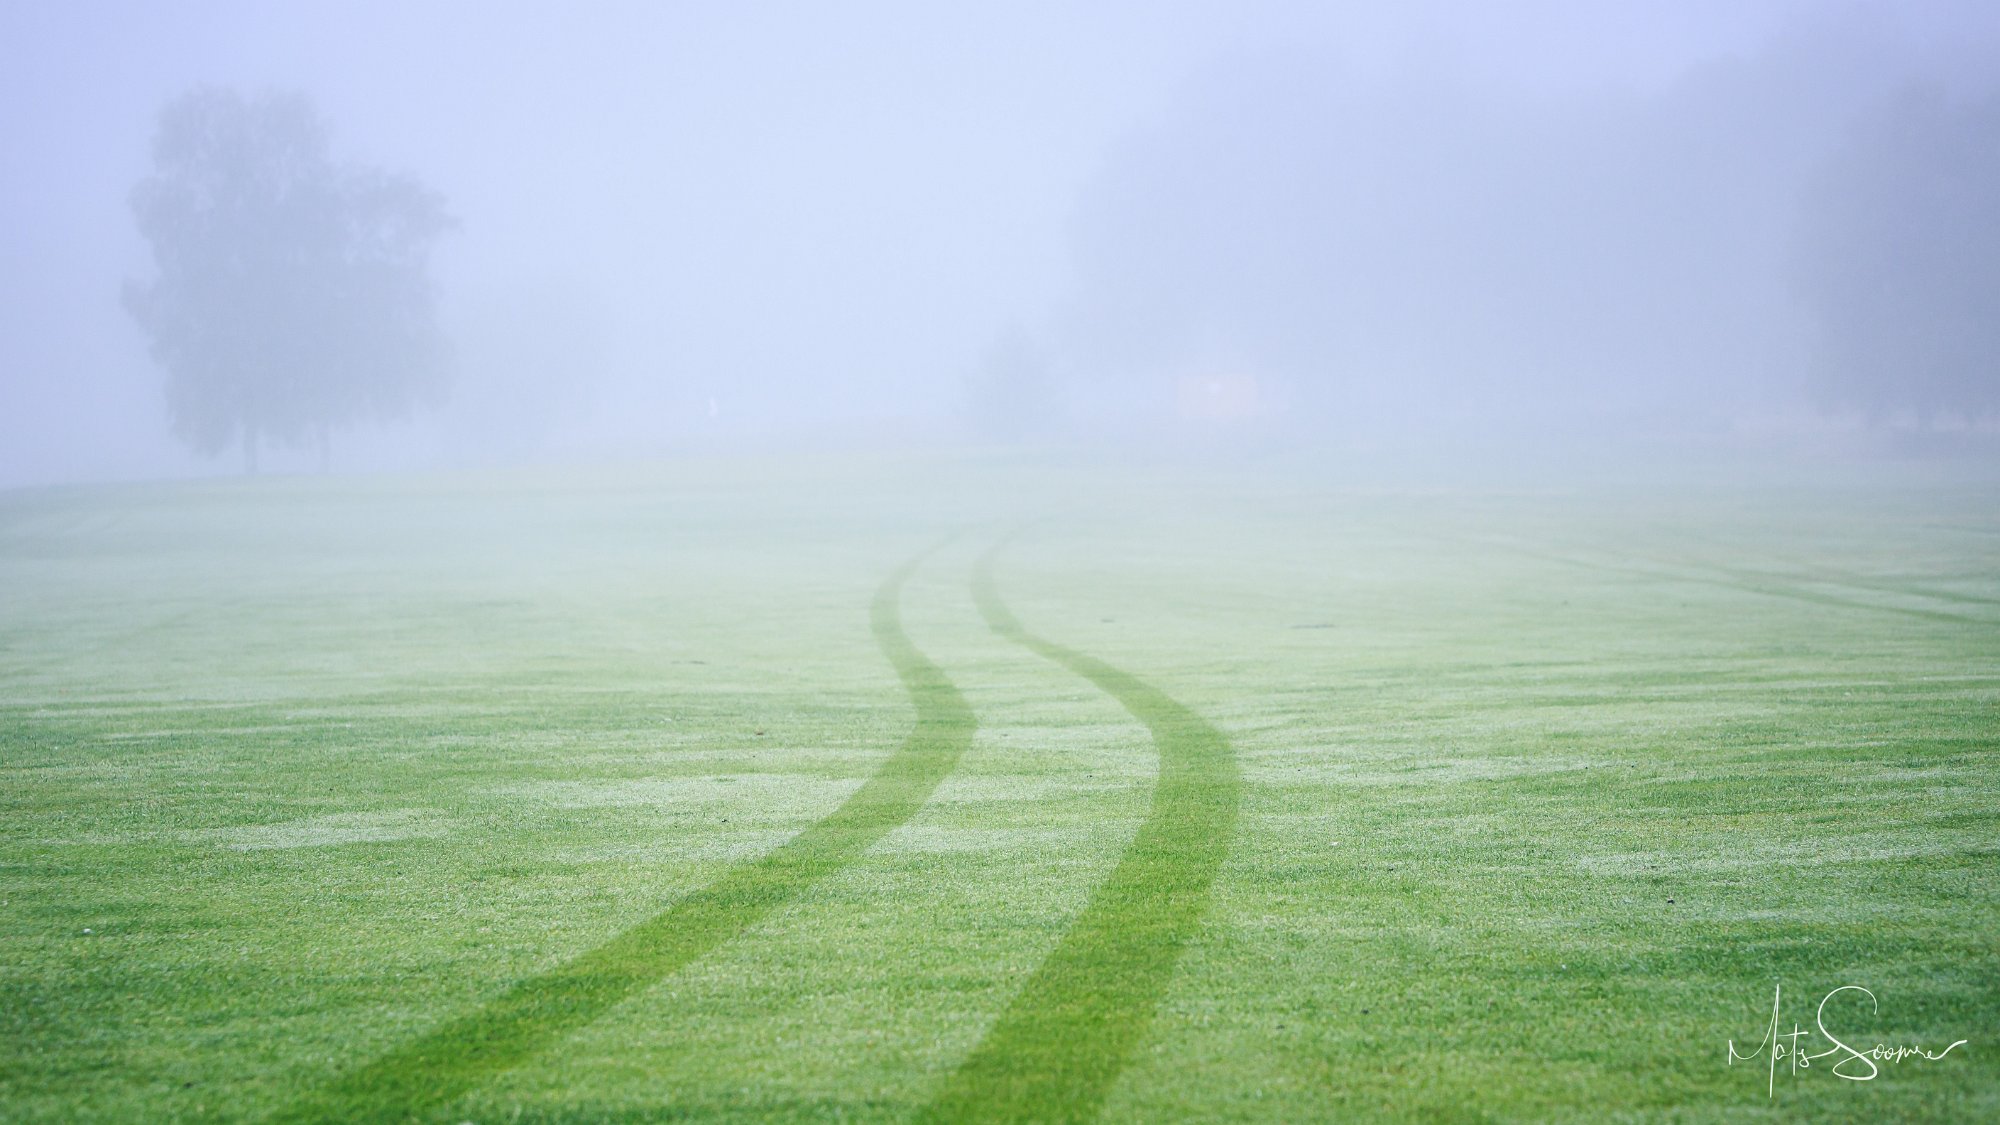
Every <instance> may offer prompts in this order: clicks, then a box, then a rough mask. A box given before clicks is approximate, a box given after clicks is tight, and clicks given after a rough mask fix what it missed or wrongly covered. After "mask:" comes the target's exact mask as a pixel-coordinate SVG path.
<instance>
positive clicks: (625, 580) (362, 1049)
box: [0, 458, 2000, 1122]
mask: <svg viewBox="0 0 2000 1125" xmlns="http://www.w3.org/2000/svg"><path fill="white" fill-rule="evenodd" d="M0 802H4V815H0V1119H5V1120H8V1121H133V1120H148V1121H171V1120H220V1121H303V1120H403V1119H416V1120H424V1121H438V1122H459V1121H480V1122H500V1121H530V1122H554V1121H639V1120H648V1121H650V1120H663V1119H664V1120H679V1119H684V1118H685V1119H696V1120H801V1121H804V1120H814V1121H817V1120H826V1119H832V1118H839V1119H846V1120H863V1121H913V1120H934V1121H946V1120H980V1119H990V1120H1093V1119H1096V1120H1105V1121H1130V1122H1150V1121H1161V1120H1175V1119H1189V1120H1203V1121H1237V1120H1240V1121H1304V1120H1316V1119H1338V1120H1348V1119H1370V1118H1378V1117H1379V1118H1384V1119H1423V1120H1519V1121H1542V1120H1569V1121H1601V1120H1635V1121H1696V1120H1771V1121H1778V1120H1785V1121H1794V1120H1937V1121H1972V1120H2000V1053H1996V1050H1995V1048H1996V1044H2000V488H1995V487H1993V486H1980V485H1973V484H1959V485H1945V484H1938V483H1935V482H1933V483H1928V484H1918V483H1910V484H1907V485H1897V486H1892V485H1887V484H1876V485H1872V486H1867V487H1860V486H1852V487H1842V488H1835V487H1832V486H1804V485H1796V484H1795V485H1789V486H1778V485H1769V486H1760V487H1749V486H1731V485H1721V484H1714V483H1710V484H1700V485H1696V484H1684V485H1680V486H1676V487H1671V488H1669V487H1662V486H1640V485H1636V484H1631V485H1611V484H1602V485H1597V486H1592V487H1588V488H1565V489H1521V490H1513V491H1508V490H1500V489H1483V490H1475V489H1427V490H1395V489H1374V488H1360V487H1351V486H1343V485H1342V484H1340V483H1339V482H1338V481H1337V480H1325V479H1322V480H1321V481H1320V482H1319V483H1308V482H1306V481H1304V480H1302V479H1301V478H1298V477H1285V476H1279V475H1277V474H1269V475H1264V474H1259V473H1255V472H1250V471H1231V472H1221V471H1217V472H1212V473H1200V472H1196V471H1193V470H1189V469H1182V470H1176V471H1172V472H1151V473H1142V472H1137V471H1134V470H1129V469H1127V470H1116V469H1112V468H1107V467H1103V466H1097V467H1088V466H1074V467H1070V468H1066V469H1060V470H1058V469H1054V468H1049V467H1046V466H1042V467H1037V466H1030V465H1025V464H1018V463H1008V462H1005V461H999V460H992V459H984V460H981V459H956V460H954V459H943V458H940V459H934V460H929V461H912V460H904V459H891V458H883V459H875V460H866V459H853V458H850V459H847V460H840V461H812V460H804V459H801V460H798V461H794V462H786V463H782V464H778V463H771V462H756V463H753V462H737V461H729V460H723V459H715V460H709V461H701V462H689V463H685V464H678V465H672V466H666V467H657V468H650V469H646V470H635V471H630V472H623V473H615V474H614V473H611V472H608V471H606V472H574V473H569V474H566V475H544V476H505V475H488V476H477V477H472V476H466V477H425V478H380V479H342V478H320V479H252V480H241V481H224V482H214V483H190V484H173V485H155V486H130V487H93V488H78V489H59V490H43V491H29V492H16V493H7V494H0ZM1845 985H1859V986H1863V987H1866V988H1867V989H1869V990H1871V991H1872V993H1873V995H1874V997H1875V1005H1873V1006H1871V1005H1870V1004H1869V1002H1868V1000H1867V999H1866V998H1865V997H1862V996H1861V995H1860V994H1858V993H1853V992H1849V993H1843V994H1838V995H1836V996H1835V997H1834V999H1832V1000H1830V1001H1828V1004H1827V1008H1826V1018H1827V1023H1828V1026H1829V1028H1830V1029H1831V1030H1832V1031H1834V1032H1835V1033H1836V1034H1838V1035H1840V1036H1841V1038H1842V1039H1843V1040H1844V1041H1845V1042H1847V1043H1849V1044H1850V1045H1852V1046H1855V1047H1857V1048H1859V1049H1862V1050H1866V1049H1868V1048H1870V1047H1873V1046H1875V1045H1876V1044H1878V1043H1880V1044H1889V1045H1896V1044H1921V1045H1923V1046H1925V1047H1928V1048H1930V1049H1931V1050H1932V1051H1934V1052H1935V1051H1938V1050H1942V1049H1943V1048H1944V1047H1946V1046H1947V1045H1949V1044H1952V1043H1954V1042H1955V1041H1959V1040H1965V1041H1967V1042H1966V1043H1965V1044H1964V1045H1963V1046H1959V1047H1957V1048H1956V1049H1954V1050H1953V1051H1951V1052H1950V1053H1949V1054H1947V1055H1946V1056H1945V1057H1944V1058H1942V1059H1938V1060H1936V1061H1929V1060H1924V1059H1912V1060H1905V1061H1902V1062H1900V1063H1888V1062H1884V1063H1880V1064H1877V1065H1878V1066H1879V1076H1878V1077H1876V1078H1875V1079H1874V1080H1872V1081H1865V1082H1864V1081H1844V1080H1842V1079H1841V1078H1840V1077H1838V1076H1836V1075H1835V1074H1834V1073H1832V1069H1831V1068H1832V1066H1833V1064H1835V1063H1836V1062H1842V1061H1843V1060H1845V1062H1846V1065H1845V1066H1844V1067H1843V1070H1844V1071H1845V1072H1846V1073H1850V1074H1853V1073H1863V1074H1865V1073H1866V1072H1867V1067H1866V1066H1864V1065H1863V1064H1861V1063H1858V1062H1856V1061H1854V1060H1852V1059H1846V1058H1845V1056H1840V1055H1835V1056H1830V1057H1825V1058H1822V1059H1819V1060H1815V1061H1814V1062H1813V1064H1812V1065H1811V1066H1810V1067H1809V1068H1806V1069H1803V1070H1794V1069H1793V1061H1792V1060H1789V1059H1787V1060H1784V1061H1783V1062H1781V1063H1779V1064H1778V1065H1776V1066H1775V1067H1774V1066H1773V1065H1772V1062H1771V1060H1770V1057H1769V1043H1768V1041H1765V1042H1763V1043H1761V1044H1760V1040H1762V1039H1763V1038H1764V1037H1765V1036H1766V1033H1767V1031H1768V1028H1769V1025H1770V1023H1771V1019H1772V1014H1771V1013H1772V1002H1773V990H1774V988H1779V987H1782V990H1783V992H1782V1001H1781V1004H1782V1007H1781V1024H1782V1026H1781V1027H1780V1028H1779V1030H1780V1032H1781V1033H1784V1034H1787V1035H1789V1033H1790V1032H1791V1030H1792V1025H1793V1024H1795V1023H1796V1024H1797V1025H1799V1026H1800V1027H1802V1028H1804V1029H1806V1030H1808V1031H1810V1030H1812V1029H1813V1028H1814V1019H1815V1009H1816V1007H1817V1006H1818V1005H1819V1003H1820V1000H1821V998H1822V997H1824V996H1826V995H1827V994H1828V993H1829V992H1832V991H1833V990H1834V989H1836V988H1839V987H1841V986H1845ZM1731 1041H1733V1042H1734V1045H1735V1048H1736V1050H1737V1051H1738V1052H1739V1053H1744V1054H1753V1055H1755V1056H1756V1057H1755V1058H1753V1059H1752V1060H1750V1061H1748V1062H1745V1061H1737V1062H1735V1063H1733V1064H1732V1063H1729V1062H1728V1061H1727V1060H1728V1044H1730V1043H1731ZM1800 1046H1801V1047H1802V1048H1803V1049H1804V1050H1806V1051H1807V1052H1809V1053H1810V1052H1813V1051H1818V1050H1824V1049H1827V1047H1828V1046H1829V1044H1828V1043H1827V1041H1826V1040H1825V1039H1823V1038H1818V1037H1813V1038H1807V1039H1802V1040H1800ZM1760 1047H1761V1050H1760Z"/></svg>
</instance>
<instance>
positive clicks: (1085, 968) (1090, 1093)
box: [926, 543, 1242, 1121]
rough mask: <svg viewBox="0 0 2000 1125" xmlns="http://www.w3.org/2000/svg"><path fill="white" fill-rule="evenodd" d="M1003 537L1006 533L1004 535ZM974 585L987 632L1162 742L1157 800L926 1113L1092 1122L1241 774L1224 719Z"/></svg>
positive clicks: (1209, 866)
mask: <svg viewBox="0 0 2000 1125" xmlns="http://www.w3.org/2000/svg"><path fill="white" fill-rule="evenodd" d="M1002 545H1004V543H1003V544H1002ZM999 551H1000V547H999V546H996V547H994V548H993V549H992V550H991V551H988V552H987V553H986V555H985V556H984V557H983V558H981V559H980V561H979V563H978V566H977V567H976V568H975V570H974V572H973V581H972V593H973V598H974V600H975V601H977V602H978V604H979V611H980V614H981V615H982V616H983V617H985V618H986V623H987V625H988V626H989V627H990V628H992V630H993V631H994V632H995V633H998V634H999V635H1000V636H1002V637H1005V638H1006V639H1008V640H1010V641H1013V642H1014V643H1016V644H1019V645H1021V646H1023V647H1025V648H1027V649H1028V650H1030V651H1031V652H1034V653H1035V654H1036V655H1038V656H1041V657H1043V658H1045V659H1047V660H1051V661H1053V662H1055V663H1056V664H1059V665H1061V666H1063V667H1064V668H1067V669H1069V670H1070V671H1072V672H1074V673H1076V674H1077V675H1079V676H1082V677H1083V678H1085V679H1087V680H1089V681H1090V682H1091V683H1093V684H1095V685H1097V687H1098V688H1099V689H1101V690H1102V691H1104V692H1105V693H1106V694H1108V695H1110V696H1111V697H1112V698H1114V699H1116V700H1117V701H1118V702H1119V703H1120V704H1122V705H1123V706H1124V707H1125V709H1126V710H1127V711H1130V712H1131V713H1132V714H1133V716H1134V717H1136V718H1137V719H1138V720H1139V721H1140V722H1141V723H1144V724H1145V726H1146V729H1147V730H1148V731H1149V732H1151V734H1152V737H1153V743H1154V745H1155V746H1157V747H1158V749H1159V754H1160V766H1159V776H1158V779H1157V780H1156V781H1155V783H1154V788H1153V802H1152V808H1151V810H1150V811H1149V812H1148V813H1147V816H1146V820H1145V822H1144V823H1143V824H1141V825H1140V827H1139V831H1138V834H1137V835H1136V836H1134V837H1133V839H1132V843H1131V844H1130V845H1129V846H1128V847H1127V848H1126V849H1125V853H1124V855H1123V856H1121V857H1120V858H1119V861H1118V865H1117V867H1115V868H1114V869H1113V870H1112V872H1111V875H1110V877H1109V878H1107V879H1106V880H1105V881H1104V883H1103V884H1101V885H1100V886H1099V887H1098V888H1097V890H1096V891H1095V892H1094V893H1093V894H1092V895H1091V898H1090V901H1089V903H1088V904H1087V905H1086V906H1085V907H1084V909H1083V913H1082V914H1080V915H1078V917H1077V919H1076V922H1075V923H1074V924H1073V925H1071V927H1070V929H1069V932H1068V933H1067V934H1066V935H1065V936H1064V937H1063V940H1062V941H1061V943H1060V944H1058V945H1057V946H1056V948H1055V950H1054V951H1053V952H1051V953H1050V954H1049V956H1048V958H1047V959H1046V960H1044V961H1043V962H1042V964H1041V967H1040V968H1038V969H1036V971H1035V973H1034V975H1033V976H1031V977H1029V978H1028V981H1027V983H1026V984H1024V985H1023V986H1022V987H1021V990H1020V992H1019V993H1017V994H1016V995H1015V997H1014V999H1013V1001H1012V1002H1011V1003H1010V1004H1009V1005H1008V1007H1007V1009H1006V1011H1005V1012H1003V1013H1002V1014H1001V1016H1000V1018H999V1019H998V1020H997V1021H996V1022H995V1023H994V1025H993V1026H992V1027H991V1028H989V1029H988V1030H987V1032H986V1036H985V1038H984V1039H982V1040H981V1041H980V1043H979V1045H978V1046H977V1047H975V1048H974V1049H973V1051H972V1053H971V1054H970V1055H969V1056H967V1058H966V1060H965V1062H964V1063H963V1064H962V1065H960V1067H959V1068H958V1070H956V1071H955V1072H953V1074H952V1075H951V1077H950V1078H948V1079H947V1080H946V1081H945V1084H944V1088H943V1089H942V1090H941V1091H940V1092H939V1094H938V1096H937V1098H936V1100H935V1101H933V1102H932V1103H931V1105H930V1107H929V1109H928V1111H927V1113H926V1117H927V1119H929V1120H931V1121H1086V1120H1090V1119H1091V1118H1094V1117H1095V1116H1096V1115H1097V1113H1098V1110H1099V1109H1100V1108H1101V1107H1102V1105H1103V1102H1104V1097H1105V1094H1106V1093H1107V1092H1108V1091H1109V1089H1110V1087H1111V1083H1112V1080H1113V1079H1115V1078H1117V1076H1118V1074H1119V1072H1120V1071H1122V1070H1123V1069H1124V1068H1125V1064H1126V1061H1127V1060H1128V1058H1129V1057H1130V1055H1131V1053H1132V1050H1133V1048H1134V1047H1136V1046H1137V1045H1138V1043H1139V1041H1140V1039H1142V1038H1143V1037H1144V1035H1145V1033H1146V1030H1147V1028H1148V1027H1150V1026H1151V1024H1152V1021H1153V1013H1154V1010H1155V1009H1156V1008H1157V1007H1158V1006H1159V1001H1160V997H1161V996H1162V995H1164V994H1165V992H1166V989H1167V985H1168V983H1169V982H1170V981H1171V979H1172V977H1173V972H1174V966H1175V963H1176V962H1177V961H1178V960H1179V958H1180V952H1181V949H1182V947H1183V946H1185V945H1186V944H1187V941H1188V938H1189V937H1191V936H1192V935H1193V933H1194V931H1195V927H1196V926H1197V925H1198V924H1199V923H1200V920H1201V917H1202V914H1203V913H1204V912H1205V911H1206V910H1207V908H1208V903H1209V887H1210V885H1211V884H1213V883H1214V881H1215V877H1216V873H1217V872H1218V870H1219V869H1220V868H1221V866H1222V861H1223V859H1224V857H1225V856H1227V855H1228V852H1229V844H1230V839H1231V837H1232V836H1233V835H1234V832H1235V827H1236V816H1237V807H1238V804H1239V801H1240V796H1241V790H1242V777H1241V774H1240V772H1239V770H1238V768H1237V764H1236V760H1235V757H1234V754H1233V752H1232V751H1231V749H1230V746H1229V740H1228V739H1227V738H1225V737H1224V736H1223V734H1222V732H1221V731H1219V730H1217V729H1216V728H1215V727H1213V726H1211V725H1210V724H1209V723H1208V722H1206V721H1205V720H1203V719H1202V718H1201V716H1199V715H1197V714H1195V713H1194V712H1193V711H1191V710H1189V709H1188V708H1186V707H1184V706H1182V705H1181V704H1180V703H1178V702H1176V701H1175V700H1174V699H1172V698H1171V697H1169V696H1168V695H1167V694H1166V693H1165V692H1162V691H1160V690H1159V689H1158V688H1155V687H1153V686H1152V685H1151V684H1148V683H1146V682H1145V681H1144V680H1141V679H1139V678H1138V677H1137V676H1134V675H1132V674H1130V673H1128V672H1125V671H1122V670H1120V669H1118V668H1115V667H1113V666H1112V665H1110V664H1107V663H1105V662H1104V661H1102V660H1099V659H1097V658H1096V657H1094V656H1090V655H1088V654H1086V653H1082V652H1078V651H1077V650H1075V649H1072V648H1066V647H1064V646H1062V645H1059V644H1056V643H1055V642H1053V641H1049V640H1045V639H1043V638H1041V637H1038V636H1036V635H1035V634H1033V633H1030V632H1028V631H1027V630H1026V629H1025V628H1023V627H1022V625H1021V623H1020V621H1019V620H1018V619H1016V618H1015V616H1014V615H1013V613H1012V612H1011V611H1010V610H1009V609H1008V608H1007V605H1006V603H1005V602H1003V601H1001V599H1000V593H999V590H998V588H997V587H996V586H995V585H994V581H993V559H994V556H995V555H997V554H998V553H999Z"/></svg>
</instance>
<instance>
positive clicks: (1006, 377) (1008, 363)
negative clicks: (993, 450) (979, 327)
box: [966, 324, 1056, 441]
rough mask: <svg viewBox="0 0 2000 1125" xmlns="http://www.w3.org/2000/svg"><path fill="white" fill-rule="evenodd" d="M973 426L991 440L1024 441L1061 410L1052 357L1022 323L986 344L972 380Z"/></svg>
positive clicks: (968, 391) (968, 383) (968, 394)
mask: <svg viewBox="0 0 2000 1125" xmlns="http://www.w3.org/2000/svg"><path fill="white" fill-rule="evenodd" d="M966 397H967V403H966V405H967V409H968V412H969V414H970V416H971V422H972V424H973V426H974V427H975V428H976V429H978V430H979V431H980V432H981V433H983V434H984V435H986V436H987V437H990V438H996V439H999V440H1001V441H1018V440H1020V439H1022V438H1025V437H1029V436H1031V435H1032V434H1033V433H1034V432H1035V431H1036V430H1039V429H1041V428H1043V427H1044V426H1046V425H1048V423H1049V422H1050V420H1051V419H1052V418H1053V417H1054V416H1055V413H1056V401H1055V386H1054V383H1053V382H1052V380H1051V379H1050V377H1049V359H1048V356H1047V354H1045V353H1044V352H1043V351H1042V349H1041V348H1040V347H1039V346H1037V345H1036V343H1035V340H1034V338H1033V337H1031V336H1029V335H1028V332H1027V330H1026V329H1024V328H1022V327H1021V326H1020V325H1018V324H1016V325H1010V326H1009V327H1007V328H1006V329H1005V330H1004V331H1002V332H1000V333H999V334H998V335H997V336H995V337H994V338H993V339H992V340H991V341H989V342H988V343H987V345H986V349H985V351H984V352H983V353H982V354H981V355H980V359H979V366H978V367H977V368H976V369H975V370H974V371H973V373H972V374H971V376H970V377H969V378H968V379H967V381H966Z"/></svg>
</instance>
